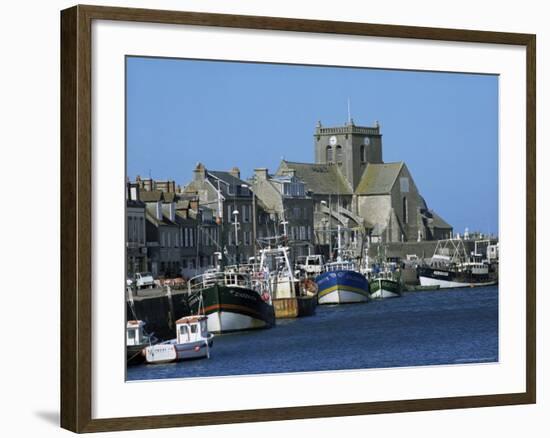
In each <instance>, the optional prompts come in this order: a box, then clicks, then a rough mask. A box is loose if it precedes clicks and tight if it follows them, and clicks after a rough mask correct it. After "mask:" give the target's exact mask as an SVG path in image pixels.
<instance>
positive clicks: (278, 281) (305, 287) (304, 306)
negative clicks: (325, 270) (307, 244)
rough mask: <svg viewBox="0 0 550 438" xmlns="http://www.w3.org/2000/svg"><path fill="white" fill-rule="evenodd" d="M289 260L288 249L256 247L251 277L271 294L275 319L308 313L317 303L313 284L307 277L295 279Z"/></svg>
mask: <svg viewBox="0 0 550 438" xmlns="http://www.w3.org/2000/svg"><path fill="white" fill-rule="evenodd" d="M297 274H298V272H294V270H293V269H292V264H291V263H290V257H289V248H288V247H287V246H282V245H281V246H277V247H275V248H265V249H262V250H260V264H259V267H258V270H257V271H256V273H255V276H256V277H255V278H256V279H257V280H259V281H261V282H262V283H261V284H263V286H262V287H264V288H265V287H266V288H267V289H268V291H269V294H270V296H271V297H272V302H273V307H274V311H275V317H276V318H296V317H300V316H310V315H313V314H314V313H315V308H316V306H317V284H316V283H315V282H314V281H313V280H312V279H311V278H309V277H306V276H305V277H303V278H302V279H300V278H299V275H297Z"/></svg>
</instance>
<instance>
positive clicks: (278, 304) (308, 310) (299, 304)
mask: <svg viewBox="0 0 550 438" xmlns="http://www.w3.org/2000/svg"><path fill="white" fill-rule="evenodd" d="M316 307H317V296H316V295H312V296H304V297H295V298H276V299H273V308H274V309H275V318H277V319H281V318H299V317H302V316H312V315H314V314H315V308H316Z"/></svg>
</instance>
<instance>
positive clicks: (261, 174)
mask: <svg viewBox="0 0 550 438" xmlns="http://www.w3.org/2000/svg"><path fill="white" fill-rule="evenodd" d="M254 173H255V174H256V180H257V181H266V180H267V168H265V167H260V168H258V169H254Z"/></svg>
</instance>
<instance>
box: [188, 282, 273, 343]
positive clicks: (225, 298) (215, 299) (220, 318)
mask: <svg viewBox="0 0 550 438" xmlns="http://www.w3.org/2000/svg"><path fill="white" fill-rule="evenodd" d="M188 306H189V309H190V311H191V313H192V314H195V315H196V314H199V313H204V314H205V315H206V317H207V318H208V331H209V332H211V333H226V332H234V331H240V330H251V329H261V328H269V327H272V326H273V325H274V323H275V315H274V311H273V306H272V305H271V304H270V303H268V302H266V301H264V300H263V299H262V297H261V296H260V295H259V294H258V293H257V292H256V291H254V290H252V289H247V288H243V287H231V286H221V285H214V286H211V287H208V288H205V289H203V290H202V305H201V303H200V293H196V294H192V295H191V296H189V297H188ZM202 306H204V309H203V308H202Z"/></svg>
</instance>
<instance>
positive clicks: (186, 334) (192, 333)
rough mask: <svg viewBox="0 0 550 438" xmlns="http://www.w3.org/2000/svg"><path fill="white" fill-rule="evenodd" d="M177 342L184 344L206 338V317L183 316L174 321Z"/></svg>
mask: <svg viewBox="0 0 550 438" xmlns="http://www.w3.org/2000/svg"><path fill="white" fill-rule="evenodd" d="M176 335H177V343H178V344H186V343H189V342H196V341H201V340H206V339H208V327H207V317H206V316H204V315H197V316H185V317H183V318H180V319H178V320H177V321H176Z"/></svg>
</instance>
